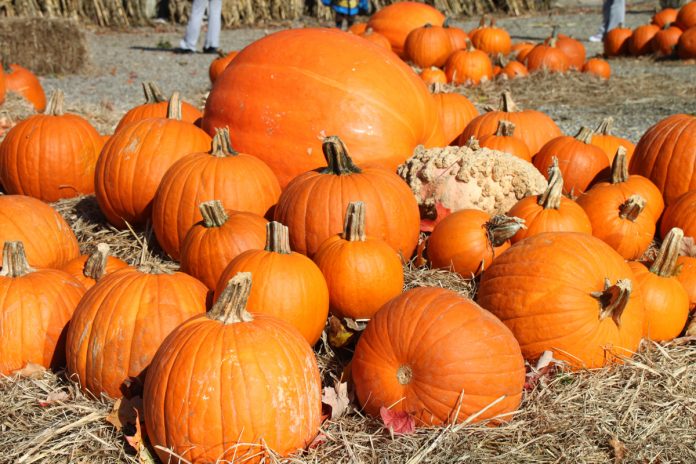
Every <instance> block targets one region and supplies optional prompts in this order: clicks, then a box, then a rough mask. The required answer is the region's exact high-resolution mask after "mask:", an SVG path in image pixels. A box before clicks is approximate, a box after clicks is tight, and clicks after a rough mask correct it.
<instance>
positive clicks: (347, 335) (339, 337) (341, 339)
mask: <svg viewBox="0 0 696 464" xmlns="http://www.w3.org/2000/svg"><path fill="white" fill-rule="evenodd" d="M353 335H355V334H354V333H353V332H351V331H350V330H348V329H347V328H346V327H345V326H344V325H343V323H342V322H341V320H340V319H339V318H337V317H336V316H331V317H330V318H329V344H330V345H331V346H333V347H334V348H341V347H343V346H346V345H347V344H348V342H349V341H350V339H351V338H353Z"/></svg>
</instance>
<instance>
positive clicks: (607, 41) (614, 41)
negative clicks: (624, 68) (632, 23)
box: [604, 24, 633, 56]
mask: <svg viewBox="0 0 696 464" xmlns="http://www.w3.org/2000/svg"><path fill="white" fill-rule="evenodd" d="M632 35H633V31H632V30H631V29H628V28H626V27H623V24H619V27H616V28H614V29H612V30H610V31H609V32H607V33H606V35H605V36H604V54H605V55H606V56H621V55H626V54H627V53H628V44H629V42H630V41H631V36H632Z"/></svg>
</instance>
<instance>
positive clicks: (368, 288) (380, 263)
mask: <svg viewBox="0 0 696 464" xmlns="http://www.w3.org/2000/svg"><path fill="white" fill-rule="evenodd" d="M365 209H366V206H365V203H363V202H361V201H356V202H353V203H350V204H349V205H348V209H347V210H346V219H345V225H344V227H343V232H342V233H341V234H338V235H334V236H333V237H330V238H328V239H326V241H324V242H323V243H322V244H321V246H319V249H318V250H317V252H316V254H315V255H314V262H315V263H316V264H317V266H318V267H319V269H320V270H321V273H322V274H324V278H325V279H326V284H327V286H328V289H329V311H331V314H333V315H334V316H336V317H338V318H350V319H369V318H371V317H372V316H373V315H374V314H375V313H376V312H377V310H378V309H379V308H380V307H381V306H382V305H383V304H385V303H386V302H387V301H389V300H391V299H392V298H393V297H395V296H397V295H399V294H400V293H401V291H402V289H403V286H404V269H403V267H402V266H401V259H400V258H399V255H398V254H396V253H395V252H394V249H393V248H392V247H390V246H389V245H388V244H387V243H386V242H385V241H384V240H381V239H376V238H372V237H368V236H367V235H366V234H365Z"/></svg>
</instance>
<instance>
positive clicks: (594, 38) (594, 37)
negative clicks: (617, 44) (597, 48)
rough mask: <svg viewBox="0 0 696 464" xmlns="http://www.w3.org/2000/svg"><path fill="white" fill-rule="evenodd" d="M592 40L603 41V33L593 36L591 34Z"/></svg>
mask: <svg viewBox="0 0 696 464" xmlns="http://www.w3.org/2000/svg"><path fill="white" fill-rule="evenodd" d="M589 40H590V42H601V41H602V34H595V35H593V36H590V39H589Z"/></svg>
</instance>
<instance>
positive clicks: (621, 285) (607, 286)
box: [591, 279, 633, 327]
mask: <svg viewBox="0 0 696 464" xmlns="http://www.w3.org/2000/svg"><path fill="white" fill-rule="evenodd" d="M632 289H633V288H632V285H631V281H630V280H628V279H621V280H617V281H616V284H614V285H611V281H610V280H609V279H605V280H604V290H603V291H601V292H592V293H591V295H592V297H594V298H596V299H597V301H598V302H599V320H600V321H603V320H604V319H606V318H608V317H611V319H612V320H613V321H614V324H616V326H617V327H620V326H621V315H622V314H623V312H624V309H626V306H627V305H628V301H629V299H630V297H631V291H632Z"/></svg>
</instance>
